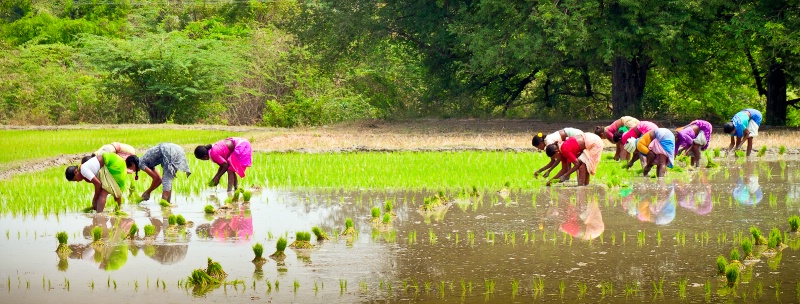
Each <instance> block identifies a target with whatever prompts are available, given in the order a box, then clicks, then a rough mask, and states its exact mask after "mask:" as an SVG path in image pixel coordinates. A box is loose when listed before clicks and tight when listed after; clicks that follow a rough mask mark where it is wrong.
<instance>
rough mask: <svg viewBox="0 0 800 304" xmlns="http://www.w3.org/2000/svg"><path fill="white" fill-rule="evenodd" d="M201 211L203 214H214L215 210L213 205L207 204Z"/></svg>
mask: <svg viewBox="0 0 800 304" xmlns="http://www.w3.org/2000/svg"><path fill="white" fill-rule="evenodd" d="M203 212H204V213H205V214H214V212H216V210H214V206H213V205H211V204H209V205H206V207H205V208H203Z"/></svg>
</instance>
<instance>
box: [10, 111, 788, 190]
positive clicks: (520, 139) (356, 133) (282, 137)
mask: <svg viewBox="0 0 800 304" xmlns="http://www.w3.org/2000/svg"><path fill="white" fill-rule="evenodd" d="M611 122H612V121H611V120H604V121H579V122H546V121H540V120H519V119H491V120H484V119H416V120H404V121H381V120H369V121H359V122H349V123H343V124H337V125H332V126H321V127H307V128H293V129H282V128H262V127H251V126H207V125H188V126H186V125H75V126H3V127H2V128H3V129H5V130H12V129H14V130H16V129H27V130H64V129H164V128H171V129H191V130H215V131H220V130H228V131H231V132H241V133H243V135H242V136H243V137H245V138H248V139H250V140H251V141H252V144H253V149H254V150H255V151H258V152H304V153H323V152H355V151H464V150H481V151H533V150H534V149H533V148H532V147H531V138H532V136H533V134H535V133H537V132H542V133H544V134H548V133H551V132H554V131H556V130H559V129H562V128H564V127H573V128H578V129H581V130H584V131H590V132H591V131H593V130H594V127H595V126H597V125H608V124H610V123H611ZM656 123H658V124H659V125H662V126H667V127H676V126H679V124H677V123H674V122H664V121H662V122H656ZM714 127H715V132H714V135H712V138H711V145H710V149H714V148H722V149H724V148H727V146H728V144H729V143H730V136H728V135H725V134H721V133H720V132H719V131H717V130H720V129H721V127H722V126H714ZM798 138H800V129H797V128H770V127H763V128H762V130H761V132H760V136H759V137H757V138H756V139H755V140H754V147H753V149H754V150H757V149H760V148H761V147H762V146H767V147H768V148H769V149H768V153H769V154H777V152H778V148H779V147H781V146H785V147H786V148H787V153H788V154H798V153H800V150H799V149H798V148H800V140H798ZM198 144H200V143H198ZM184 148H186V149H187V151H188V149H191V145H187V146H185V147H184ZM612 148H613V146H612V145H611V143H609V142H606V149H612ZM754 153H755V152H754ZM80 157H81V156H80V155H62V156H59V157H54V158H50V159H45V160H36V161H27V162H23V163H15V164H6V165H3V166H0V168H1V169H2V170H3V171H2V172H0V179H6V178H10V177H12V176H14V175H17V174H20V173H25V172H36V171H41V170H44V169H46V168H49V167H53V166H65V165H67V164H75V163H77V162H78V161H79V160H80Z"/></svg>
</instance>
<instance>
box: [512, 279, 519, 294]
mask: <svg viewBox="0 0 800 304" xmlns="http://www.w3.org/2000/svg"><path fill="white" fill-rule="evenodd" d="M517 292H519V280H516V279H511V298H512V299H514V298H516V297H517Z"/></svg>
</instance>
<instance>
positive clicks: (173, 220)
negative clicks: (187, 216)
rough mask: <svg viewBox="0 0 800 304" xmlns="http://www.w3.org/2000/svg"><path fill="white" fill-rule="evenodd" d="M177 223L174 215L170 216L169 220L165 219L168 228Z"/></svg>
mask: <svg viewBox="0 0 800 304" xmlns="http://www.w3.org/2000/svg"><path fill="white" fill-rule="evenodd" d="M177 222H178V218H177V217H176V216H175V215H174V214H170V215H169V218H167V223H169V225H170V226H175V225H176V223H177Z"/></svg>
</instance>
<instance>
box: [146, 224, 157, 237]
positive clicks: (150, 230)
mask: <svg viewBox="0 0 800 304" xmlns="http://www.w3.org/2000/svg"><path fill="white" fill-rule="evenodd" d="M155 234H156V227H155V226H153V225H150V224H147V225H145V226H144V237H146V238H153V237H155Z"/></svg>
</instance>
